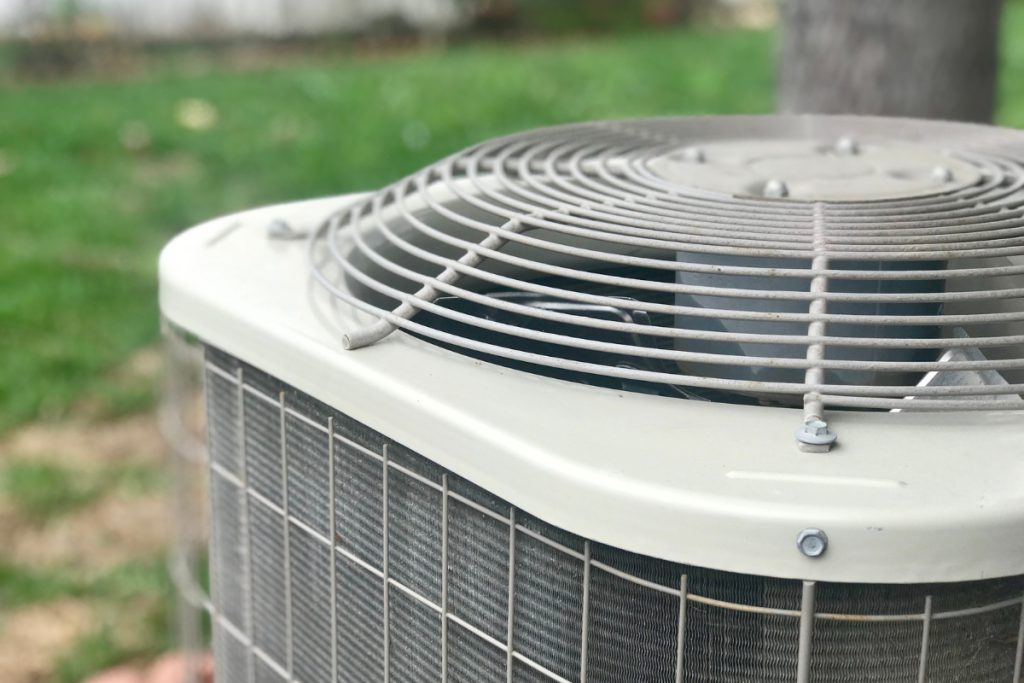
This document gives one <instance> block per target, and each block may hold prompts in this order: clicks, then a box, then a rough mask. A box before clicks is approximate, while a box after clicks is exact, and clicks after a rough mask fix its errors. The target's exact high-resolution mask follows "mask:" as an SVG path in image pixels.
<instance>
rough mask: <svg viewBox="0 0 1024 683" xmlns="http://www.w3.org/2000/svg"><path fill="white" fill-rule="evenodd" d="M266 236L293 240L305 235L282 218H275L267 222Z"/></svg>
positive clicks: (273, 238)
mask: <svg viewBox="0 0 1024 683" xmlns="http://www.w3.org/2000/svg"><path fill="white" fill-rule="evenodd" d="M266 230H267V237H268V238H269V239H272V240H294V239H299V238H301V237H305V235H306V233H305V232H304V231H302V230H296V229H295V228H293V227H292V226H291V224H289V223H288V221H286V220H284V219H283V218H275V219H274V220H272V221H270V222H269V223H267V228H266Z"/></svg>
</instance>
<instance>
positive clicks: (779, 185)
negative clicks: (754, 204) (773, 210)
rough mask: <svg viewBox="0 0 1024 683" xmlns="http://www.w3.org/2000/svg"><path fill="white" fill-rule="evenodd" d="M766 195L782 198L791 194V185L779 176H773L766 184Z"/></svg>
mask: <svg viewBox="0 0 1024 683" xmlns="http://www.w3.org/2000/svg"><path fill="white" fill-rule="evenodd" d="M764 196H765V197H772V198H773V199H781V198H782V197H788V196H789V187H788V186H787V185H786V183H784V182H783V181H781V180H779V179H778V178H772V179H771V180H769V181H768V182H767V183H765V184H764Z"/></svg>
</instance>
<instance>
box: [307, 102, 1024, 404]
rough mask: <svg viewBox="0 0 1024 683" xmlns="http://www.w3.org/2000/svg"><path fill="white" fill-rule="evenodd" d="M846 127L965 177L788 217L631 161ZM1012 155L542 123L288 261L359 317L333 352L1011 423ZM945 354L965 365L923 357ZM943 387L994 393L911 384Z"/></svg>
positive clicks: (359, 210)
mask: <svg viewBox="0 0 1024 683" xmlns="http://www.w3.org/2000/svg"><path fill="white" fill-rule="evenodd" d="M850 133H853V134H855V135H860V136H863V139H864V140H866V141H868V142H874V143H877V144H887V142H886V141H888V142H892V141H897V142H902V141H907V140H909V141H913V142H914V143H915V144H918V145H923V146H927V147H929V148H933V149H936V150H940V151H941V152H942V153H943V154H945V155H948V158H950V159H951V160H952V159H955V160H956V163H959V164H965V165H967V166H969V167H970V168H971V169H973V170H972V173H976V174H977V179H976V181H973V182H971V183H969V184H967V185H965V186H963V187H958V188H956V189H952V190H949V191H940V189H936V190H935V191H934V193H932V194H925V195H924V196H915V197H910V198H903V199H887V200H880V201H844V202H837V201H814V202H810V201H792V200H787V199H784V198H782V199H765V198H764V197H762V196H739V195H726V194H722V193H715V192H708V191H703V190H699V189H695V188H692V187H687V186H685V185H680V184H676V183H673V182H670V181H668V180H666V179H665V178H664V177H662V175H659V173H658V172H656V169H655V168H654V166H655V163H656V161H657V160H659V159H664V158H666V156H671V155H673V154H676V155H678V154H679V150H680V149H684V148H686V146H692V145H695V144H702V143H709V142H713V141H715V140H737V139H758V140H787V139H799V140H802V141H806V140H819V141H823V144H827V142H828V141H829V140H835V139H837V138H839V137H840V136H841V135H847V134H850ZM879 141H881V142H879ZM865 144H867V143H865ZM837 154H838V152H837ZM1022 160H1024V135H1022V134H1020V133H1019V132H1016V131H1008V130H1001V129H996V128H988V127H979V126H971V125H966V124H951V123H935V122H907V121H895V120H885V119H851V118H832V117H817V118H816V117H799V118H780V117H737V118H732V117H724V118H698V119H667V120H651V121H633V122H601V123H593V124H581V125H573V126H565V127H559V128H553V129H544V130H540V131H532V132H528V133H523V134H519V135H514V136H510V137H506V138H501V139H498V140H493V141H490V142H486V143H483V144H480V145H477V146H475V147H472V148H470V149H468V150H466V151H464V152H461V153H458V154H456V155H454V156H452V157H449V158H448V159H445V160H443V161H441V162H438V163H437V164H435V165H432V166H430V167H427V168H425V169H424V170H422V171H420V172H418V173H416V174H413V175H412V176H410V177H408V178H405V179H403V180H401V181H399V182H397V183H395V184H394V185H392V186H390V187H387V188H385V189H383V190H381V191H380V192H377V193H375V194H374V195H373V196H371V197H370V198H368V199H367V200H365V201H362V202H360V203H357V204H356V205H354V206H351V207H349V208H347V209H345V210H343V211H341V212H339V213H338V214H336V215H334V216H332V217H331V218H330V219H329V220H328V221H326V222H325V224H324V225H323V227H322V228H321V229H320V230H319V231H318V233H317V234H316V235H315V236H314V238H313V239H312V240H311V245H310V259H311V265H312V271H313V274H314V276H315V277H316V278H317V279H318V280H319V282H320V283H321V284H322V285H323V286H324V287H326V288H327V289H328V290H329V291H330V292H331V293H332V294H333V295H334V296H336V297H338V298H339V299H341V300H344V301H345V302H347V303H349V304H351V305H352V306H355V307H356V308H358V309H361V310H362V311H364V312H367V313H369V314H371V315H372V316H373V317H374V318H376V319H377V322H376V323H373V324H371V325H369V326H367V327H365V328H362V329H356V330H351V331H350V333H349V335H348V337H347V340H346V343H347V344H348V345H349V346H350V347H351V348H357V347H359V346H363V345H366V344H369V343H373V342H375V341H377V340H379V339H381V338H383V337H384V336H386V335H387V334H389V333H390V332H391V331H393V330H395V329H396V328H402V329H404V330H407V331H409V332H412V333H415V334H417V335H420V336H423V337H425V338H428V339H431V340H434V341H436V342H439V343H442V344H445V345H448V346H450V347H452V348H455V349H458V350H461V351H464V352H469V353H478V354H484V355H486V356H488V357H491V358H497V359H503V360H505V361H511V362H518V363H525V364H529V365H530V366H532V367H535V368H536V367H547V368H555V369H559V370H565V371H572V372H579V373H585V374H588V375H597V376H602V377H606V378H612V379H615V380H617V381H622V382H624V383H626V382H647V383H659V384H667V385H674V386H682V387H688V388H690V389H698V390H704V391H706V392H707V391H711V392H713V391H728V392H739V393H745V394H753V395H756V396H758V397H766V396H767V397H772V398H774V399H775V400H780V401H783V402H788V401H794V400H795V401H802V402H803V403H804V405H805V406H806V407H807V408H808V411H809V414H813V413H818V414H820V412H821V409H822V408H823V407H824V406H836V407H846V408H872V409H885V410H892V409H900V410H954V409H955V410H990V409H1015V410H1019V409H1021V406H1022V404H1021V403H1020V402H1019V401H1017V400H1010V401H1008V400H1006V398H1007V397H1008V396H1009V397H1015V396H1017V395H1019V394H1020V392H1021V391H1022V390H1024V374H1022V373H1021V371H1022V370H1024V328H1022V324H1024V305H1022V303H1021V302H1022V300H1024V279H1022V277H1024V263H1021V261H1020V260H1019V257H1020V256H1022V255H1024V192H1022V188H1024V166H1022V163H1021V162H1022ZM939 170H941V169H939ZM918 172H919V169H911V170H906V171H899V170H898V169H897V170H893V171H892V174H891V176H887V177H888V178H889V180H892V181H894V182H895V181H897V180H898V179H899V177H900V174H901V173H902V174H903V176H906V177H909V176H910V175H913V174H917V173H918ZM927 172H932V169H925V173H927ZM497 291H503V292H508V293H515V295H514V296H505V295H500V296H495V295H494V293H495V292H497ZM523 295H529V296H531V297H533V298H532V299H529V300H526V299H523V298H522V296H523ZM583 307H591V308H594V307H597V308H604V309H607V310H609V311H613V312H618V315H612V316H611V317H609V316H601V315H593V314H587V313H585V312H583ZM964 330H966V333H962V332H963V331H964ZM538 345H539V346H538ZM963 349H977V350H979V353H978V354H977V355H975V356H972V357H970V358H965V357H960V356H954V357H952V358H945V357H942V354H943V352H947V351H954V352H955V351H956V350H963ZM582 352H586V353H585V354H584V353H582ZM965 371H966V372H998V373H1002V374H1003V375H1005V376H1006V377H1007V378H1009V381H1008V382H1000V383H995V384H993V383H958V382H938V383H933V384H931V385H926V384H922V383H921V382H920V381H919V380H920V378H921V376H922V375H924V374H925V373H929V372H933V373H944V372H948V373H955V372H965ZM691 397H692V396H691ZM911 397H913V398H917V399H929V400H907V399H908V398H911Z"/></svg>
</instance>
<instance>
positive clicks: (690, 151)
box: [683, 147, 706, 164]
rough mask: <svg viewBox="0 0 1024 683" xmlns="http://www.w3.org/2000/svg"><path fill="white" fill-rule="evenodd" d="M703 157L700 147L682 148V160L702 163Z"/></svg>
mask: <svg viewBox="0 0 1024 683" xmlns="http://www.w3.org/2000/svg"><path fill="white" fill-rule="evenodd" d="M705 159H706V157H705V156H704V150H703V149H701V148H700V147H686V148H685V149H683V161H689V162H690V163H693V164H703V163H704V161H705Z"/></svg>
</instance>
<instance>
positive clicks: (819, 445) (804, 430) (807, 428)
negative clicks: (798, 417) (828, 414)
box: [796, 418, 839, 453]
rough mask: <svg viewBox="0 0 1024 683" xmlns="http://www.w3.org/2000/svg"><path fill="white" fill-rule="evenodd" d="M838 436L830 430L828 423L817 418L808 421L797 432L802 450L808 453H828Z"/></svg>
mask: <svg viewBox="0 0 1024 683" xmlns="http://www.w3.org/2000/svg"><path fill="white" fill-rule="evenodd" d="M838 438H839V437H838V435H837V434H836V433H835V432H834V431H832V430H831V429H829V427H828V423H827V422H825V421H824V420H820V419H817V418H814V419H811V420H808V421H806V422H804V424H803V425H801V426H800V429H798V430H797V431H796V440H797V443H798V444H799V445H800V450H802V451H806V452H808V453H828V451H829V450H830V449H831V448H832V444H834V443H835V442H836V439H838Z"/></svg>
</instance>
